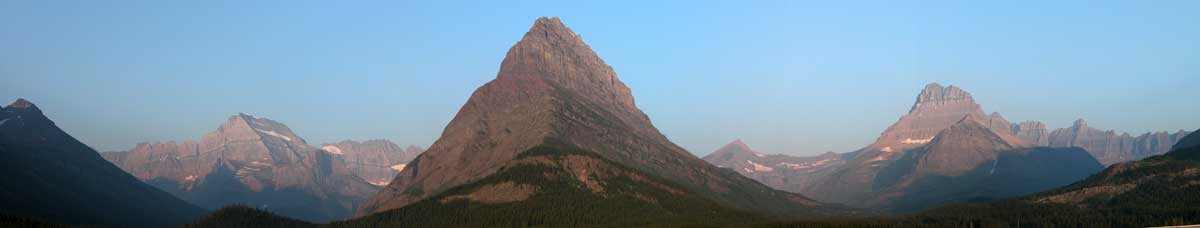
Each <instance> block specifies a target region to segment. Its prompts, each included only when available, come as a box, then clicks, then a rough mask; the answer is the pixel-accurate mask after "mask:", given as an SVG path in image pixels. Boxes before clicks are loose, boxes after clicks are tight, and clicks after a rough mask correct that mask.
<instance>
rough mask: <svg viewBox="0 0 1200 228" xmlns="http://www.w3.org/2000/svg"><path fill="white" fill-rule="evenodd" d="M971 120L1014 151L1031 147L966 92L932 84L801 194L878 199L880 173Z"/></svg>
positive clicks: (843, 200) (826, 198)
mask: <svg viewBox="0 0 1200 228" xmlns="http://www.w3.org/2000/svg"><path fill="white" fill-rule="evenodd" d="M967 117H969V118H970V119H972V120H973V121H975V122H978V123H980V124H981V125H982V126H984V127H985V128H986V129H988V130H989V131H991V132H994V133H995V134H996V136H997V137H999V138H1000V139H1002V140H1003V141H1004V142H1005V143H1006V144H1008V145H1010V146H1012V147H1026V146H1028V144H1027V143H1025V142H1024V141H1023V140H1021V139H1020V138H1018V137H1016V136H1014V135H1012V124H1011V123H1009V122H1008V121H1007V120H1005V119H1004V117H1002V116H1001V115H1000V114H999V113H992V114H985V113H984V112H983V109H982V108H980V105H979V104H977V103H975V99H974V98H973V97H972V96H971V94H970V93H968V92H967V91H965V90H963V89H961V88H959V87H956V86H942V85H941V84H937V83H930V84H928V85H926V86H925V88H924V89H922V90H921V92H920V93H919V94H918V95H917V99H916V102H914V103H913V105H912V108H911V109H909V112H908V113H907V114H905V115H904V116H902V117H900V120H898V121H896V123H894V124H892V126H890V127H888V128H887V129H886V130H884V132H883V133H882V134H880V136H879V138H878V139H876V140H875V142H874V143H872V144H871V145H868V146H867V147H865V148H863V149H860V150H858V151H855V152H852V153H851V154H853V155H854V156H853V158H851V159H848V161H847V162H846V164H845V165H843V166H842V167H839V168H838V170H836V171H833V173H832V174H830V175H828V176H827V177H825V178H823V180H820V181H818V183H819V184H814V185H811V187H809V188H808V189H803V190H802V191H800V193H803V194H805V195H809V196H812V197H815V198H816V199H818V200H822V201H829V202H838V203H850V202H861V200H862V199H864V198H867V197H871V196H873V195H874V194H875V193H873V192H874V190H875V189H873V188H874V187H873V186H875V185H874V184H873V182H874V180H875V178H876V176H877V175H878V174H879V172H880V170H881V169H883V168H884V167H887V166H889V165H891V163H893V162H895V161H896V160H897V159H900V158H902V157H903V156H904V155H905V154H906V152H907V151H908V150H910V149H913V148H917V147H921V146H924V145H925V144H928V143H929V142H931V141H933V140H934V137H935V136H937V134H938V133H940V132H941V131H943V130H946V129H948V128H950V126H952V125H954V124H955V123H958V122H959V121H960V120H962V119H964V118H967Z"/></svg>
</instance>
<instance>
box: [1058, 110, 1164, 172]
mask: <svg viewBox="0 0 1200 228" xmlns="http://www.w3.org/2000/svg"><path fill="white" fill-rule="evenodd" d="M1186 135H1187V132H1186V131H1183V130H1180V131H1178V132H1175V133H1173V134H1172V133H1167V132H1165V131H1161V132H1153V133H1145V134H1142V135H1139V136H1137V137H1134V136H1131V135H1129V134H1128V133H1121V134H1117V133H1116V132H1115V131H1112V130H1108V131H1105V130H1100V129H1096V128H1092V127H1090V126H1088V123H1087V121H1085V120H1083V119H1079V120H1076V121H1075V122H1074V124H1072V125H1071V127H1068V128H1060V129H1056V130H1054V131H1053V132H1050V136H1049V142H1050V143H1049V146H1051V147H1079V148H1083V149H1084V150H1086V151H1088V153H1089V154H1092V156H1094V157H1096V160H1100V163H1103V164H1104V165H1111V164H1116V163H1120V162H1126V161H1134V160H1139V159H1142V158H1145V157H1149V156H1152V155H1158V154H1163V153H1166V152H1167V151H1169V150H1170V149H1171V146H1173V145H1175V143H1176V142H1178V141H1179V140H1180V139H1183V137H1184V136H1186Z"/></svg>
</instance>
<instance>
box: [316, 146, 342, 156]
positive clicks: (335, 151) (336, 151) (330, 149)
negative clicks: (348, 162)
mask: <svg viewBox="0 0 1200 228" xmlns="http://www.w3.org/2000/svg"><path fill="white" fill-rule="evenodd" d="M321 149H322V150H325V151H328V152H329V153H331V154H337V155H343V154H344V153H342V148H338V147H337V146H334V145H328V146H324V147H321Z"/></svg>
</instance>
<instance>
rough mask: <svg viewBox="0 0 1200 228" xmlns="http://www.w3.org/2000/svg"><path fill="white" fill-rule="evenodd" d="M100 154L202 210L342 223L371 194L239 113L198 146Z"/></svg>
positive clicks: (305, 148) (314, 153) (337, 167)
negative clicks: (242, 207)
mask: <svg viewBox="0 0 1200 228" xmlns="http://www.w3.org/2000/svg"><path fill="white" fill-rule="evenodd" d="M104 156H105V158H106V159H108V160H109V161H111V162H112V163H113V164H116V165H117V166H119V167H121V169H123V170H125V171H126V172H129V173H130V174H133V175H134V176H136V177H138V178H139V179H141V180H143V181H146V182H147V183H150V184H152V185H155V186H156V187H159V188H162V189H164V190H166V191H168V192H171V193H173V194H175V195H177V196H179V197H180V198H183V199H185V200H188V201H189V202H192V203H195V204H197V205H200V206H202V207H206V208H210V209H216V208H220V207H222V206H226V205H230V204H248V205H252V206H255V207H267V208H270V210H271V211H275V212H277V213H280V214H282V215H285V216H290V217H296V218H300V219H305V220H309V221H331V220H335V219H341V218H345V217H346V216H348V215H350V213H351V212H352V211H353V209H354V208H355V207H357V206H359V204H361V203H362V202H363V201H365V200H366V198H367V197H369V196H370V195H371V194H372V193H374V191H376V190H377V189H378V187H376V186H374V185H371V184H370V183H367V182H366V181H364V180H363V179H362V178H359V177H358V176H356V175H354V174H353V173H352V172H351V169H350V168H349V166H347V165H346V163H345V162H344V158H343V157H341V155H338V154H336V153H333V152H330V151H325V150H321V149H319V148H315V147H313V146H310V145H308V144H307V143H306V142H305V141H304V139H303V138H300V137H299V136H297V135H296V134H295V133H293V132H292V131H291V129H289V128H288V127H287V126H285V125H283V124H281V123H278V122H275V121H272V120H269V119H265V118H256V117H253V116H250V115H246V114H238V115H234V116H231V117H229V119H228V121H226V122H225V123H224V124H222V125H221V127H219V128H218V129H217V130H216V131H213V132H211V133H208V134H206V135H204V137H202V138H201V139H200V141H188V142H183V143H178V144H177V143H174V142H168V143H159V144H150V143H142V144H139V145H138V146H137V147H135V148H134V149H132V150H129V151H124V152H109V153H105V154H104Z"/></svg>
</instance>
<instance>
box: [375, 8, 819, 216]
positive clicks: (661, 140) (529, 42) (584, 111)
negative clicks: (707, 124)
mask: <svg viewBox="0 0 1200 228" xmlns="http://www.w3.org/2000/svg"><path fill="white" fill-rule="evenodd" d="M546 144H561V145H567V146H569V147H574V148H579V149H582V150H585V151H590V152H592V153H595V154H596V155H597V156H600V157H603V158H604V159H607V160H609V161H612V162H614V163H617V164H621V165H622V166H626V167H630V168H633V169H636V170H639V171H640V172H645V173H647V174H649V175H654V176H659V177H662V178H663V179H665V180H668V181H671V182H674V183H677V184H680V185H681V186H684V187H685V188H687V189H690V190H692V191H696V192H697V193H698V194H701V195H703V196H706V197H710V198H711V199H713V200H716V201H718V202H722V203H726V204H729V205H731V206H733V207H734V208H738V209H743V210H751V211H760V210H772V212H780V211H773V210H774V209H767V208H771V207H774V208H791V209H796V208H806V207H809V206H813V205H815V204H816V203H812V201H810V200H807V199H806V198H804V197H802V196H798V195H789V194H787V193H783V192H777V191H773V190H770V188H769V187H766V186H765V185H761V184H748V183H754V182H753V181H752V180H749V179H747V178H745V177H743V176H740V175H737V174H731V173H726V172H721V171H720V170H719V168H717V167H716V166H712V165H711V164H708V163H707V162H705V161H703V160H700V159H699V158H697V157H696V156H695V155H692V154H691V153H689V152H687V151H686V150H684V149H683V148H681V147H679V146H678V145H675V144H674V143H672V142H670V140H668V139H667V138H666V136H663V135H662V133H660V132H659V131H658V129H656V128H655V127H654V125H653V124H651V122H650V119H649V117H648V116H647V115H646V114H644V113H642V112H641V110H639V109H638V108H637V106H636V105H635V104H634V102H633V94H632V92H631V91H630V90H629V88H628V87H626V86H625V84H624V83H622V82H621V81H620V80H618V79H617V75H616V73H615V72H614V71H613V70H612V68H611V67H609V66H608V65H607V64H605V63H604V61H603V60H601V59H600V58H599V56H598V55H597V54H596V53H595V52H593V51H592V50H591V48H589V47H588V46H587V45H586V44H584V43H583V42H582V41H581V40H580V39H579V37H578V36H577V35H575V34H574V32H571V31H570V30H569V29H567V28H566V26H564V25H563V24H562V22H561V21H560V20H558V19H556V18H541V19H538V20H537V21H536V22H534V25H533V28H531V29H530V30H529V32H527V33H526V34H525V36H524V38H522V39H521V40H520V41H519V42H517V44H515V45H513V47H512V48H511V49H509V51H508V54H507V55H506V56H505V59H504V61H503V63H502V64H501V66H500V72H499V73H498V75H497V77H496V79H495V80H492V81H490V82H488V83H487V84H484V85H483V86H481V87H479V89H477V90H475V92H474V94H472V95H471V97H470V98H469V99H468V100H467V102H466V104H465V105H463V107H462V108H461V109H460V110H459V112H458V114H456V116H455V117H454V118H453V119H452V120H451V121H450V123H449V124H448V125H447V126H446V128H445V130H444V131H443V132H442V135H441V137H440V138H438V140H437V141H435V142H434V143H433V144H432V145H430V146H429V148H428V149H427V150H426V151H425V152H424V153H422V154H421V155H420V156H418V157H417V158H416V159H415V160H414V161H413V162H410V163H409V164H408V166H407V167H405V168H404V170H403V171H401V173H400V175H397V177H396V179H395V180H393V181H392V182H391V183H390V184H389V185H388V187H387V189H385V190H383V191H381V192H380V193H379V194H377V195H376V196H375V197H374V198H373V199H372V200H371V202H369V203H368V204H366V205H364V206H363V207H362V209H361V210H360V211H359V212H358V214H359V215H365V214H368V213H372V212H380V211H386V210H389V209H394V208H399V207H403V206H406V205H409V204H412V203H414V202H417V201H419V200H422V199H425V198H428V197H432V196H435V195H436V194H438V193H441V192H443V191H445V190H447V189H450V188H453V187H455V186H459V185H462V184H465V183H468V182H470V181H473V180H479V179H480V178H485V177H488V176H490V175H493V174H495V173H496V172H497V171H499V170H501V168H503V167H505V165H506V164H509V162H510V161H513V160H514V159H519V158H518V155H519V154H521V153H523V152H525V151H528V150H530V149H532V148H535V147H539V146H542V145H546ZM767 193H769V194H767ZM738 194H749V195H751V196H750V197H752V198H756V199H759V200H762V201H763V202H772V203H770V204H774V205H772V206H761V205H755V204H753V203H751V201H745V200H734V199H733V197H732V196H734V195H738ZM793 196H794V197H793ZM789 197H790V198H789ZM800 201H803V203H812V204H809V205H808V206H800V205H801V204H802V203H799V202H800Z"/></svg>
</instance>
